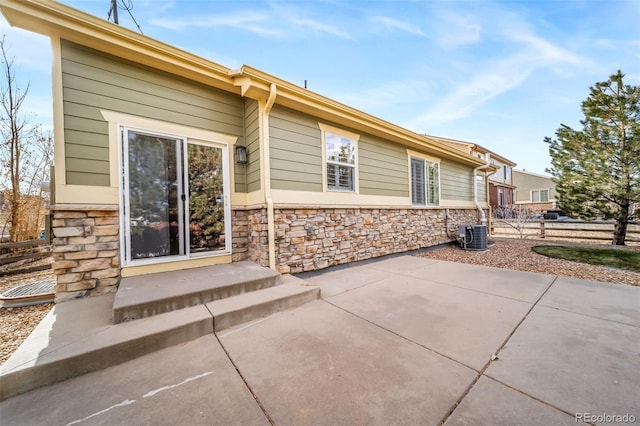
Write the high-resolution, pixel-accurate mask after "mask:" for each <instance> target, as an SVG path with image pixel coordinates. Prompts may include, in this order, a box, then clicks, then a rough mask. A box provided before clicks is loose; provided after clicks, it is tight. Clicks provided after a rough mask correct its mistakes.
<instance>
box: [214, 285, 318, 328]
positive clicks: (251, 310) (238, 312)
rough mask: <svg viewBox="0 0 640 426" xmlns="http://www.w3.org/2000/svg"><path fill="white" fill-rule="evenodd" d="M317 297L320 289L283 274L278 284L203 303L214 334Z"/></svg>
mask: <svg viewBox="0 0 640 426" xmlns="http://www.w3.org/2000/svg"><path fill="white" fill-rule="evenodd" d="M319 298H320V287H317V286H313V285H310V284H309V283H307V282H306V281H304V280H301V279H299V278H296V277H293V276H291V275H285V276H283V277H282V284H280V285H277V286H275V287H270V288H265V289H262V290H259V291H254V292H251V293H245V294H241V295H239V296H234V297H229V298H226V299H221V300H216V301H214V302H210V303H207V309H209V311H210V312H211V314H212V315H213V318H214V319H213V327H214V330H215V331H220V330H224V329H226V328H229V327H233V326H235V325H238V324H242V323H244V322H248V321H252V320H254V319H258V318H262V317H266V316H268V315H271V314H273V313H275V312H278V311H283V310H285V309H290V308H294V307H296V306H300V305H303V304H305V303H307V302H311V301H312V300H316V299H319Z"/></svg>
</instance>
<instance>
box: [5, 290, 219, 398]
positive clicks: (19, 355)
mask: <svg viewBox="0 0 640 426" xmlns="http://www.w3.org/2000/svg"><path fill="white" fill-rule="evenodd" d="M112 302H113V295H105V296H97V297H92V298H87V299H82V300H76V301H70V302H65V303H60V304H57V305H56V306H55V307H54V308H53V310H51V312H49V313H48V314H47V316H46V317H45V318H44V319H43V320H42V322H41V323H40V324H39V325H38V326H37V327H36V329H35V330H34V331H33V333H31V335H30V336H29V338H28V339H27V340H26V341H25V342H24V343H23V344H22V345H21V346H20V347H19V348H18V350H17V351H16V352H15V353H14V354H13V355H12V356H11V358H9V359H8V360H7V362H5V363H4V364H2V367H1V368H0V375H1V377H2V379H1V380H0V401H2V400H4V399H6V398H8V397H11V396H13V395H16V394H18V393H21V392H25V391H28V390H31V389H34V388H37V387H40V386H45V385H49V384H51V383H55V382H59V381H61V380H65V379H67V378H70V377H75V376H78V375H81V374H85V373H88V372H90V371H94V370H99V369H102V368H106V367H109V366H112V365H115V364H118V363H121V362H124V361H128V360H130V359H133V358H136V357H139V356H142V355H146V354H148V353H151V352H154V351H157V350H160V349H164V348H166V347H169V346H172V345H176V344H179V343H182V342H186V341H189V340H193V339H195V338H198V337H200V336H204V335H206V334H211V333H213V318H212V317H211V314H210V313H209V311H208V310H207V308H206V307H205V306H204V305H201V306H196V307H193V308H188V309H182V310H179V311H174V312H168V313H166V314H162V315H158V316H155V317H149V318H144V319H141V320H139V321H136V322H130V323H123V324H118V325H113V324H111V321H110V318H111V315H110V312H111V311H110V307H111V303H112Z"/></svg>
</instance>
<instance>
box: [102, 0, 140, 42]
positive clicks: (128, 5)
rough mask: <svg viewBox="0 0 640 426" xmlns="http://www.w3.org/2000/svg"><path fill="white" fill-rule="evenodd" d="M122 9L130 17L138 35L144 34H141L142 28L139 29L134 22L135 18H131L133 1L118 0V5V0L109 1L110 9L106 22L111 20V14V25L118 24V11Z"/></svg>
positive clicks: (136, 22)
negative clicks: (138, 32)
mask: <svg viewBox="0 0 640 426" xmlns="http://www.w3.org/2000/svg"><path fill="white" fill-rule="evenodd" d="M119 8H120V9H122V10H126V11H127V13H128V14H129V16H130V17H131V20H132V21H133V23H134V24H136V27H138V31H140V34H144V33H143V32H142V28H140V25H139V24H138V21H136V18H134V16H133V13H132V11H133V1H132V0H120V4H118V0H111V8H110V9H109V14H108V15H107V20H109V19H110V18H111V15H112V14H113V23H114V24H119V22H118V9H119Z"/></svg>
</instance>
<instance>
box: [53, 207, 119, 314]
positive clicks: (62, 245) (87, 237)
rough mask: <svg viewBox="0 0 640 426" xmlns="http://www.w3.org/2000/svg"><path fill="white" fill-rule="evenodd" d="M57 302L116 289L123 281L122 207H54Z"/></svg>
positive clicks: (54, 257) (54, 267) (54, 268)
mask: <svg viewBox="0 0 640 426" xmlns="http://www.w3.org/2000/svg"><path fill="white" fill-rule="evenodd" d="M51 230H52V233H53V237H54V238H53V272H54V274H55V275H56V297H55V300H56V302H64V301H67V300H71V299H76V298H79V297H85V296H97V295H101V294H105V293H112V292H115V291H116V290H117V288H118V284H119V283H120V251H119V246H120V239H119V234H118V232H119V216H118V210H83V211H80V210H58V209H56V208H54V209H53V218H52V223H51Z"/></svg>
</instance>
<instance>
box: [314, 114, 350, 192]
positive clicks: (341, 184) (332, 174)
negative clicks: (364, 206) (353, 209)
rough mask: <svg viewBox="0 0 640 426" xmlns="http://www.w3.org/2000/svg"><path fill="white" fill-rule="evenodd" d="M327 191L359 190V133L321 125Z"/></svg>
mask: <svg viewBox="0 0 640 426" xmlns="http://www.w3.org/2000/svg"><path fill="white" fill-rule="evenodd" d="M321 129H322V130H323V131H322V135H323V136H322V137H323V146H324V154H325V156H324V157H325V185H326V186H325V188H326V190H327V191H345V192H357V191H358V176H357V175H358V173H357V165H358V162H357V149H358V146H357V143H358V135H356V134H352V133H350V132H343V131H340V130H339V129H334V128H330V127H329V126H326V125H321Z"/></svg>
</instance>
